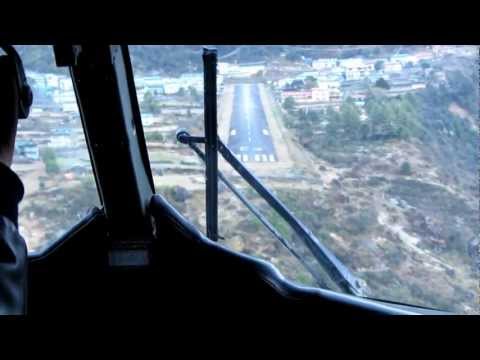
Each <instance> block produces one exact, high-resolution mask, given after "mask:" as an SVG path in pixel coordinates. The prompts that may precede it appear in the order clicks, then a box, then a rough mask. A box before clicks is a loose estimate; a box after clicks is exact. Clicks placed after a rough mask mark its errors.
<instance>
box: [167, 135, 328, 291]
mask: <svg viewBox="0 0 480 360" xmlns="http://www.w3.org/2000/svg"><path fill="white" fill-rule="evenodd" d="M193 138H195V137H194V136H189V135H188V133H187V132H186V131H185V130H179V131H177V140H178V141H180V142H181V143H182V144H187V145H189V146H190V148H191V149H192V150H193V151H194V152H195V153H196V154H197V155H198V157H199V158H200V159H201V160H202V161H203V162H205V155H204V153H203V152H202V150H200V149H199V148H198V146H197V145H195V142H190V141H189V140H191V139H193ZM217 174H218V178H219V179H220V180H222V181H223V183H224V184H225V185H226V186H227V187H228V188H229V189H230V190H231V191H232V192H233V193H234V194H235V196H237V198H238V199H239V200H240V201H241V202H242V203H243V204H244V205H245V206H246V207H247V208H248V209H249V210H250V211H251V212H252V213H253V215H255V217H256V218H257V219H258V220H259V221H260V222H261V223H262V224H263V225H265V227H266V228H267V229H268V230H269V231H270V232H271V233H272V235H273V236H275V237H276V238H277V239H278V240H279V241H280V242H281V243H282V244H283V246H285V247H286V248H287V249H288V251H290V252H291V253H292V255H293V256H295V258H297V260H298V261H300V263H301V264H302V265H303V266H304V267H305V268H306V269H307V270H308V271H309V272H310V274H311V275H312V276H313V278H314V279H315V281H316V282H317V284H318V285H319V286H320V287H322V288H327V286H326V285H325V283H324V281H323V279H322V278H321V277H320V276H319V275H318V273H317V272H316V271H315V270H314V269H313V268H312V267H311V266H310V265H309V264H308V263H307V262H306V261H305V260H304V259H303V258H302V257H301V256H300V254H298V253H297V251H296V250H295V249H294V248H293V247H292V245H291V244H290V243H289V241H288V240H287V239H285V238H284V237H283V236H282V234H280V233H279V232H278V230H277V229H275V227H274V226H273V225H272V224H271V223H270V221H268V219H267V218H266V217H265V216H263V214H262V213H260V211H259V210H258V209H257V208H256V207H255V206H254V205H252V203H250V201H248V199H247V198H246V197H245V196H243V194H242V193H241V192H239V191H238V190H237V189H236V188H235V186H234V185H233V184H232V183H231V182H230V181H229V180H228V179H227V178H226V177H225V176H224V175H223V174H222V172H221V171H218V173H217Z"/></svg>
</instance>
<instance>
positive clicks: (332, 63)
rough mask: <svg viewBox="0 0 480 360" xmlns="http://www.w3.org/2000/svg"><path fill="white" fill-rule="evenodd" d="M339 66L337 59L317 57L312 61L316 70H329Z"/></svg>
mask: <svg viewBox="0 0 480 360" xmlns="http://www.w3.org/2000/svg"><path fill="white" fill-rule="evenodd" d="M336 66H337V59H317V60H313V61H312V67H313V68H314V69H315V70H328V69H332V68H334V67H336Z"/></svg>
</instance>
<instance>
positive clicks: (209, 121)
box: [202, 48, 218, 241]
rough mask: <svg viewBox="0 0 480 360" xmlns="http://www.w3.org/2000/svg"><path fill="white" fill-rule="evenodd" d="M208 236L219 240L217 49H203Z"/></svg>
mask: <svg viewBox="0 0 480 360" xmlns="http://www.w3.org/2000/svg"><path fill="white" fill-rule="evenodd" d="M202 57H203V67H204V70H203V75H204V89H205V92H204V109H205V114H204V116H205V165H206V213H207V236H208V237H209V238H210V239H211V240H213V241H217V240H218V179H217V170H218V153H217V148H218V142H217V141H218V138H217V50H215V49H207V48H204V49H203V56H202Z"/></svg>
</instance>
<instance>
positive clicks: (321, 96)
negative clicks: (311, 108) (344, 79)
mask: <svg viewBox="0 0 480 360" xmlns="http://www.w3.org/2000/svg"><path fill="white" fill-rule="evenodd" d="M312 101H315V102H317V101H318V102H329V101H330V89H329V88H328V84H326V83H320V84H318V87H314V88H312Z"/></svg>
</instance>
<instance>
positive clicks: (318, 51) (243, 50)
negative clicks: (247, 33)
mask: <svg viewBox="0 0 480 360" xmlns="http://www.w3.org/2000/svg"><path fill="white" fill-rule="evenodd" d="M215 47H216V48H217V49H218V55H219V60H220V61H222V60H224V61H229V62H235V61H238V62H240V63H243V62H254V61H264V60H268V59H272V58H277V57H278V56H279V55H280V54H285V56H286V57H287V59H290V60H291V61H298V60H300V58H301V56H305V57H310V58H316V57H328V56H338V57H351V56H369V55H379V54H381V53H391V52H393V51H395V50H397V49H398V47H392V46H384V45H383V46H354V45H342V46H338V45H242V46H239V45H217V46H215ZM16 48H17V49H18V51H19V53H20V55H21V56H22V59H23V62H24V64H25V67H26V68H27V69H29V70H33V71H38V72H52V73H55V72H59V69H58V68H57V67H56V66H55V61H54V56H53V51H52V47H51V46H44V45H18V46H16ZM129 48H130V52H131V57H132V61H133V62H134V63H135V68H136V71H140V72H146V73H152V72H160V73H164V74H167V75H171V76H176V75H179V74H180V73H182V72H185V71H201V69H202V57H201V54H202V46H201V45H162V46H158V45H135V46H130V47H129Z"/></svg>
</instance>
